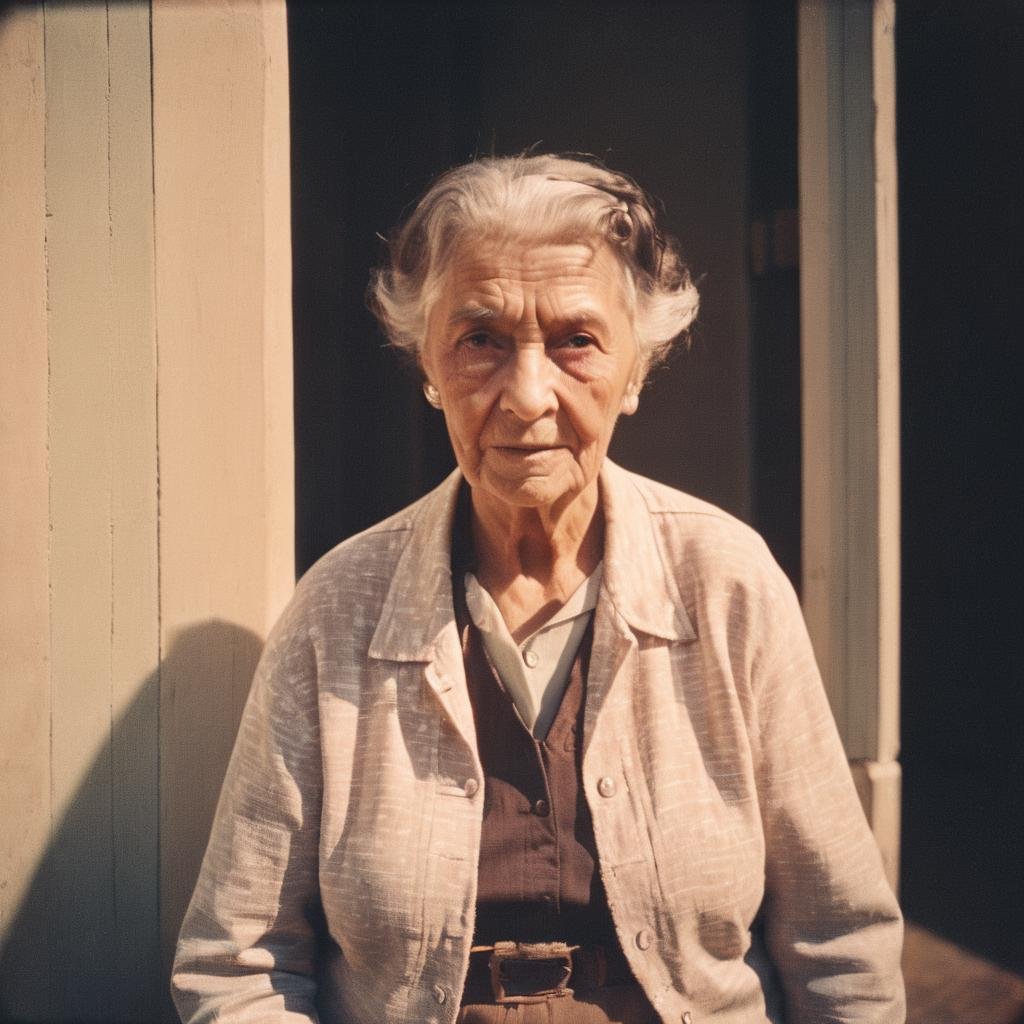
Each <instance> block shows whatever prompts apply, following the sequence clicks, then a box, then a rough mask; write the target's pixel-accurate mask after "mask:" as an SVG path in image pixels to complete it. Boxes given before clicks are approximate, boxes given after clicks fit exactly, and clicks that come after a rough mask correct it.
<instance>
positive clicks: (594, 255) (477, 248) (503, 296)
mask: <svg viewBox="0 0 1024 1024" xmlns="http://www.w3.org/2000/svg"><path fill="white" fill-rule="evenodd" d="M438 285H439V287H438V289H437V301H438V302H439V303H440V305H442V306H445V307H449V306H453V305H454V306H476V307H480V308H482V309H486V308H488V307H492V308H494V309H495V310H496V311H499V310H501V309H507V308H508V307H514V308H519V307H521V306H523V305H526V306H532V305H534V304H537V303H540V304H541V305H543V306H555V307H562V308H568V307H574V306H580V307H581V308H591V307H605V308H608V309H611V308H613V307H614V308H617V309H618V310H620V311H621V312H624V313H625V314H626V315H627V317H630V319H632V312H633V303H632V301H631V299H632V296H631V292H630V289H629V287H628V281H627V278H626V276H625V274H624V272H623V267H622V263H621V261H620V260H619V259H618V257H617V256H616V255H615V254H614V252H613V251H612V249H611V247H610V246H609V245H608V243H607V242H604V241H601V240H599V239H598V240H588V241H573V240H568V241H550V240H546V239H537V238H531V237H523V236H518V235H516V236H512V235H507V234H505V235H503V234H493V235H489V236H483V237H473V238H467V239H466V240H464V241H463V243H462V244H461V245H460V246H459V247H458V248H457V249H456V250H455V251H453V253H452V254H451V258H450V260H449V261H448V265H447V267H446V270H445V273H444V274H443V276H442V277H441V279H440V280H439V282H438Z"/></svg>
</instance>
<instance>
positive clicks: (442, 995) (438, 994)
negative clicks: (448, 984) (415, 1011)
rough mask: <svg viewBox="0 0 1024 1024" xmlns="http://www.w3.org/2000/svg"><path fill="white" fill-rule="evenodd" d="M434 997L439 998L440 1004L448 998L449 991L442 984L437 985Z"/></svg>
mask: <svg viewBox="0 0 1024 1024" xmlns="http://www.w3.org/2000/svg"><path fill="white" fill-rule="evenodd" d="M434 998H435V999H436V1000H437V1002H438V1004H443V1003H444V1001H445V1000H446V999H447V998H448V993H447V992H446V991H445V990H444V989H443V988H442V987H441V986H440V985H435V986H434Z"/></svg>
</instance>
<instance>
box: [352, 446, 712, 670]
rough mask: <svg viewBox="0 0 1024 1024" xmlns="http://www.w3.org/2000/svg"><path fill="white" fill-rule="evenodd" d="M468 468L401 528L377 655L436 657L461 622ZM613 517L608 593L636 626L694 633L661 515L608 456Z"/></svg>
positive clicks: (676, 634)
mask: <svg viewBox="0 0 1024 1024" xmlns="http://www.w3.org/2000/svg"><path fill="white" fill-rule="evenodd" d="M461 484H462V475H461V473H460V472H459V471H458V470H455V471H454V472H453V473H451V475H450V476H448V478H447V479H445V480H444V481H443V482H442V483H441V485H440V486H439V487H437V488H436V489H435V490H434V491H432V492H431V493H430V494H428V495H427V496H426V497H425V498H423V499H422V500H421V501H419V502H417V503H416V504H414V505H413V506H411V507H410V508H409V509H408V511H407V513H406V518H405V519H404V521H400V522H399V523H398V524H397V525H396V527H395V528H397V529H404V530H406V531H407V533H408V539H407V541H406V543H405V546H404V548H403V549H402V553H401V555H400V556H399V559H398V563H397V565H396V566H395V573H394V577H393V579H392V582H391V586H390V588H389V590H388V595H387V597H386V599H385V601H384V606H383V608H382V610H381V616H380V621H379V622H378V624H377V629H376V631H375V633H374V635H373V640H372V641H371V643H370V650H369V654H370V657H371V658H378V659H383V660H388V661H432V660H433V659H434V657H435V653H436V651H437V648H438V644H439V642H440V640H441V637H442V634H443V632H444V630H445V628H446V627H447V626H449V625H450V624H451V623H452V622H454V606H453V598H452V579H451V533H452V522H453V520H454V517H455V506H456V502H457V500H458V495H459V488H460V487H461ZM600 487H601V501H602V504H603V507H604V516H605V553H604V576H603V580H602V588H601V592H602V597H603V596H605V595H607V598H608V599H609V600H610V602H611V604H612V605H613V606H614V608H615V609H616V611H617V612H618V613H619V614H620V615H621V616H622V618H623V619H625V621H626V622H627V623H628V624H629V626H630V627H631V628H632V629H633V630H634V631H636V632H640V633H646V634H648V635H650V636H656V637H660V638H662V639H665V640H693V639H694V638H695V637H696V633H695V632H694V629H693V625H692V624H691V622H690V618H689V616H688V615H687V613H686V609H685V607H684V606H683V601H682V597H681V595H680V593H679V588H678V586H677V584H676V580H675V576H674V574H673V573H672V572H670V571H668V569H667V567H666V566H665V564H664V560H663V556H662V551H661V547H660V545H659V543H658V538H657V535H656V533H655V523H654V517H653V515H652V513H651V511H650V510H649V509H648V507H647V503H646V501H645V500H644V496H643V494H642V493H641V491H640V489H639V488H638V487H637V484H636V483H635V481H634V479H633V476H632V474H630V473H628V472H626V471H625V470H624V469H622V468H620V467H619V466H616V465H615V464H614V463H613V462H611V461H610V460H608V459H606V460H605V464H604V466H603V468H602V470H601V475H600Z"/></svg>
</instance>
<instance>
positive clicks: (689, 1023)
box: [683, 1010, 693, 1024]
mask: <svg viewBox="0 0 1024 1024" xmlns="http://www.w3.org/2000/svg"><path fill="white" fill-rule="evenodd" d="M683 1024H693V1014H692V1013H690V1011H689V1010H686V1011H684V1012H683Z"/></svg>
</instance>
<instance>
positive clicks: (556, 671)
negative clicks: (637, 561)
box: [465, 563, 603, 739]
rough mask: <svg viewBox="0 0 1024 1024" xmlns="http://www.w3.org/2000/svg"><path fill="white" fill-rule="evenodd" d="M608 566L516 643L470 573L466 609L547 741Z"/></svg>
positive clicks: (530, 723) (530, 722) (529, 720)
mask: <svg viewBox="0 0 1024 1024" xmlns="http://www.w3.org/2000/svg"><path fill="white" fill-rule="evenodd" d="M602 568H603V563H599V564H598V566H597V568H596V569H595V570H594V571H593V573H591V574H590V576H588V577H587V578H586V579H585V580H584V581H583V582H582V583H581V584H580V585H579V587H577V589H576V590H575V591H574V592H573V594H572V596H571V597H570V598H569V599H568V600H567V601H566V602H565V604H564V605H562V607H561V608H559V609H558V611H557V612H555V614H554V615H552V616H551V618H550V619H548V621H547V622H545V623H544V625H543V626H541V627H540V628H539V629H537V630H535V631H534V632H533V633H531V634H530V635H529V636H528V637H527V638H526V639H525V640H524V641H523V642H522V643H521V644H517V643H516V642H515V640H514V639H513V638H512V634H511V633H510V632H509V629H508V626H507V625H506V624H505V620H504V619H503V618H502V615H501V612H500V611H499V610H498V606H497V605H496V604H495V602H494V598H493V597H491V595H490V594H489V593H488V592H487V591H486V590H485V589H484V588H483V587H482V586H481V585H480V583H479V581H478V580H477V578H476V577H475V576H474V575H473V574H472V573H471V572H467V573H466V576H465V586H466V607H467V608H468V609H469V615H470V618H472V620H473V624H474V625H475V626H476V628H477V629H479V630H480V635H481V637H482V638H483V642H484V648H485V649H486V651H487V655H488V657H489V658H490V659H491V664H492V665H493V666H494V670H495V672H497V673H498V677H499V678H500V679H501V683H502V685H503V686H504V687H505V689H506V690H507V691H508V694H509V696H510V697H511V698H512V703H513V704H514V705H515V708H516V710H517V711H518V712H519V717H520V718H522V720H523V722H524V724H525V725H526V727H527V728H528V729H529V730H530V731H531V732H532V733H533V735H534V736H536V737H537V739H543V738H544V737H545V736H546V735H547V732H548V729H549V728H550V726H551V722H552V721H553V720H554V717H555V714H556V712H557V711H558V705H559V704H560V703H561V700H562V694H563V693H564V692H565V687H566V686H567V684H568V682H569V674H570V672H571V671H572V663H573V659H575V657H576V652H577V650H578V649H579V646H580V642H581V641H582V639H583V634H584V633H585V632H586V630H587V625H588V624H589V622H590V619H591V616H592V615H593V611H594V608H595V607H596V606H597V595H598V592H599V591H600V589H601V571H602Z"/></svg>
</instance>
